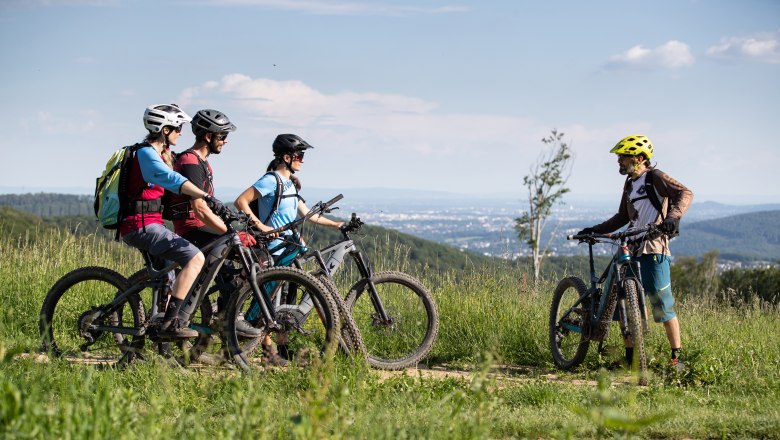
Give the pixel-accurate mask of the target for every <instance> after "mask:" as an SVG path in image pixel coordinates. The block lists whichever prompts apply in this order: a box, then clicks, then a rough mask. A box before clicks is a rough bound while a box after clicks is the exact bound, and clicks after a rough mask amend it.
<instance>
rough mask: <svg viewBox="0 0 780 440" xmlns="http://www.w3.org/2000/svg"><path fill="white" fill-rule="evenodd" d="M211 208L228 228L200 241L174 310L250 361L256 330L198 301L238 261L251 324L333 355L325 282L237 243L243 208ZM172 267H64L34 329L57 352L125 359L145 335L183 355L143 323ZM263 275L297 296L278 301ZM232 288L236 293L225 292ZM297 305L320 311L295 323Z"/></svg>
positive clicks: (334, 318)
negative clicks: (253, 307)
mask: <svg viewBox="0 0 780 440" xmlns="http://www.w3.org/2000/svg"><path fill="white" fill-rule="evenodd" d="M217 211H218V212H216V214H217V215H219V216H220V217H221V218H222V219H223V220H224V221H225V224H226V225H227V226H228V231H227V233H225V234H223V235H221V236H219V237H218V238H216V239H215V240H214V241H213V242H212V243H209V244H208V245H207V246H204V248H203V252H204V254H205V255H206V262H205V264H204V266H203V269H202V270H201V273H200V274H199V275H198V277H197V279H196V281H195V283H193V287H192V288H191V289H190V292H189V294H188V295H187V297H186V300H185V302H184V304H183V305H182V313H180V317H181V316H182V315H186V317H187V319H186V320H185V322H184V324H186V325H190V326H191V327H193V328H195V329H196V330H198V331H199V332H201V334H202V335H203V334H209V335H210V334H217V335H219V336H220V337H221V339H222V340H223V341H225V340H226V341H228V343H227V344H223V345H225V346H229V347H230V348H231V353H232V354H234V356H233V357H232V359H234V360H237V361H238V362H237V363H238V365H239V366H240V367H242V368H244V369H249V368H250V362H249V360H248V359H247V357H246V355H245V354H244V353H249V352H251V351H252V350H253V349H254V348H255V347H256V346H257V344H258V343H259V341H260V339H261V338H262V336H261V337H258V338H242V337H240V336H238V335H235V334H231V333H230V332H231V331H232V332H235V326H231V325H225V324H222V323H224V322H225V318H223V319H222V320H221V323H220V322H219V320H215V319H214V315H213V314H212V313H210V312H211V311H213V309H210V308H208V307H207V308H203V307H201V306H202V305H203V304H204V299H205V298H207V297H208V294H209V292H210V291H211V292H214V289H210V285H211V284H212V282H213V281H214V280H215V278H216V277H217V274H218V272H219V271H220V269H221V268H222V266H223V265H224V264H225V263H226V262H227V261H229V260H232V261H233V262H234V264H235V265H237V267H238V268H240V275H241V276H238V277H236V280H235V288H236V291H237V293H240V294H241V295H244V296H251V297H253V298H256V299H257V300H258V303H259V305H260V313H259V314H258V316H257V317H256V319H255V320H254V321H253V322H252V324H253V325H254V326H255V327H257V328H260V329H263V330H264V331H265V332H278V331H284V332H288V333H291V336H290V338H291V340H292V341H293V343H295V344H297V345H299V346H301V347H307V348H308V349H309V353H310V354H311V355H312V356H320V357H327V356H329V355H331V354H332V353H333V347H335V344H336V341H337V339H338V338H337V336H338V323H339V314H338V309H337V308H336V305H335V304H334V301H333V299H332V298H331V295H330V293H329V292H328V290H327V289H326V288H325V287H323V286H322V285H321V284H320V282H319V281H317V279H316V278H314V277H312V276H311V275H309V274H308V273H306V272H304V271H301V270H298V269H295V268H273V269H265V270H264V269H262V268H261V265H260V264H259V263H258V261H256V259H255V257H254V256H253V254H252V252H251V251H250V250H249V249H248V248H245V247H243V246H242V245H241V240H240V239H239V237H238V233H237V231H236V229H235V228H234V227H233V226H232V222H234V221H237V222H239V223H242V224H246V220H247V218H246V216H245V215H243V214H240V213H239V214H236V213H234V212H232V211H231V210H229V209H228V208H224V207H223V209H220V210H217ZM175 267H176V264H175V263H172V264H170V265H168V266H166V267H164V268H161V269H159V270H158V269H155V268H154V266H153V265H152V264H151V261H150V259H149V258H146V272H147V275H138V274H136V275H135V276H134V280H133V282H130V281H128V280H127V279H126V278H125V277H124V276H122V275H120V274H119V273H117V272H116V271H114V270H111V269H108V268H105V267H94V266H92V267H84V268H80V269H76V270H74V271H72V272H69V273H68V274H66V275H64V276H63V277H62V278H60V280H58V281H57V282H56V283H55V284H54V286H52V288H51V290H50V291H49V292H48V294H47V295H46V298H45V299H44V302H43V306H42V307H41V313H40V320H39V329H40V334H41V338H42V342H43V349H44V351H47V352H49V353H52V354H53V355H55V356H58V357H59V356H79V357H93V358H97V359H98V360H101V361H108V362H113V361H117V360H118V361H121V362H127V361H131V360H133V359H135V358H138V357H142V356H143V349H144V344H145V340H146V339H147V338H149V339H150V340H151V341H152V342H154V343H155V345H161V344H170V343H176V345H178V346H179V347H182V348H184V349H185V353H184V356H183V360H184V361H185V362H186V361H188V360H189V358H191V357H192V355H193V354H194V353H192V352H190V351H188V350H187V346H186V345H183V344H185V342H184V341H182V340H181V339H176V340H165V339H162V338H158V337H156V336H155V335H154V332H150V331H149V330H150V328H153V326H152V324H154V323H155V320H157V319H161V318H162V313H161V311H160V306H161V304H163V303H164V300H163V295H164V294H165V293H164V292H165V286H166V285H167V280H168V272H170V271H171V270H173V269H174V268H175ZM268 283H274V284H276V285H279V286H280V289H279V291H281V290H283V291H284V292H285V299H290V298H296V299H300V300H301V303H299V304H291V303H289V302H288V303H285V304H284V307H281V306H280V303H279V301H278V300H277V299H276V298H275V297H274V296H273V295H272V294H269V292H267V291H263V290H262V289H261V288H260V286H264V285H267V284H268ZM146 289H150V290H151V292H152V293H151V295H152V299H151V305H152V309H151V313H149V314H147V313H146V308H145V306H144V303H143V300H142V296H141V292H143V291H145V290H146ZM237 296H238V294H234V295H233V296H232V297H231V299H234V298H235V297H237ZM228 302H229V303H230V301H228ZM227 308H228V310H229V309H230V304H228V307H227ZM302 309H306V310H307V311H311V310H312V309H314V310H316V311H317V316H318V318H319V319H312V320H309V321H307V325H306V326H302V325H298V323H297V322H294V321H292V320H291V319H290V314H294V313H296V312H297V311H300V310H302ZM199 338H200V337H199ZM199 338H198V339H199ZM195 345H196V346H197V345H198V344H195Z"/></svg>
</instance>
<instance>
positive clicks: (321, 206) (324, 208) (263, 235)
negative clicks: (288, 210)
mask: <svg viewBox="0 0 780 440" xmlns="http://www.w3.org/2000/svg"><path fill="white" fill-rule="evenodd" d="M343 198H344V195H343V194H339V195H337V196H336V197H334V198H332V199H330V200H328V201H327V202H317V203H316V204H315V205H314V206H312V207H311V209H309V212H307V213H306V215H304V216H303V217H301V218H298V219H295V220H293V221H291V222H290V223H287V224H286V225H284V226H280V227H278V228H276V229H272V230H270V231H266V232H259V231H257V232H254V235H255V237H256V238H259V239H261V240H271V238H270V237H269V236H270V235H273V234H281V233H282V232H284V231H288V230H290V229H293V228H295V227H296V226H298V225H299V224H301V223H303V222H305V221H306V220H308V219H310V218H311V217H314V216H315V215H319V214H323V213H326V212H330V211H332V209H331V206H333V205H335V204H336V202H338V201H339V200H341V199H343Z"/></svg>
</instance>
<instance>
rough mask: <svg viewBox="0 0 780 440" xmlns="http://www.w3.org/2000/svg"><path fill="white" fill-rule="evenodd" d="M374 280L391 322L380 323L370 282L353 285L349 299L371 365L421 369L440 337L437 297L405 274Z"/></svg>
mask: <svg viewBox="0 0 780 440" xmlns="http://www.w3.org/2000/svg"><path fill="white" fill-rule="evenodd" d="M371 281H373V282H374V284H375V285H376V288H377V293H378V294H379V296H380V298H381V301H382V303H383V305H384V308H385V311H386V313H387V314H388V315H389V318H390V319H391V322H390V323H383V322H380V320H379V316H378V312H377V311H376V310H375V308H374V305H373V302H372V301H371V298H370V296H371V295H370V292H369V291H368V288H369V283H368V280H367V279H363V280H360V281H358V282H357V283H356V284H355V285H354V286H352V288H351V289H350V291H349V294H348V295H347V299H346V304H347V308H348V309H349V311H350V313H351V315H352V317H353V318H354V320H355V323H357V326H358V328H359V329H360V334H361V335H362V337H363V341H364V342H365V345H366V349H367V350H368V363H369V365H371V366H372V367H374V368H379V369H383V370H399V369H403V368H409V367H415V366H417V364H418V363H420V361H422V360H423V359H424V358H425V357H426V356H427V355H428V353H429V352H430V351H431V349H432V348H433V344H434V342H435V341H436V337H437V336H438V334H439V312H438V311H437V309H436V303H435V302H434V300H433V297H432V296H431V294H430V293H429V292H428V290H427V289H425V287H424V286H423V285H422V283H420V281H418V280H417V279H416V278H414V277H412V276H410V275H407V274H405V273H402V272H397V271H387V272H378V273H375V274H374V275H373V276H372V278H371Z"/></svg>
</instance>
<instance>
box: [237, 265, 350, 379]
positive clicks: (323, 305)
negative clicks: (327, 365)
mask: <svg viewBox="0 0 780 440" xmlns="http://www.w3.org/2000/svg"><path fill="white" fill-rule="evenodd" d="M256 281H257V284H258V286H260V287H261V289H264V288H266V287H269V286H271V287H274V290H275V291H279V292H281V294H285V295H286V294H287V293H289V292H288V291H287V289H290V288H294V289H295V290H296V291H295V292H294V294H295V295H296V297H297V298H301V297H302V296H303V295H304V294H306V293H308V294H309V296H310V297H311V299H312V305H313V307H312V309H311V311H312V312H316V316H317V317H318V318H319V319H307V318H306V317H304V318H302V324H301V330H303V331H304V332H305V333H304V332H299V331H297V330H296V328H295V327H294V325H293V321H292V318H293V315H292V314H290V313H283V312H279V311H277V313H276V316H274V319H275V320H276V321H277V323H279V324H280V325H281V326H282V329H281V330H279V332H280V333H285V334H287V335H288V337H289V341H288V342H287V345H288V347H289V349H290V350H291V351H293V352H295V353H296V354H297V355H296V357H295V358H294V359H293V361H292V365H298V366H308V365H313V364H316V363H318V362H321V361H326V360H328V359H331V358H332V357H333V356H334V355H335V351H336V347H337V345H338V335H339V320H340V317H339V313H338V308H337V306H336V304H335V303H334V301H333V298H332V297H331V295H330V294H329V293H328V291H327V289H326V287H325V286H323V285H322V283H320V282H319V281H318V280H317V279H316V278H314V276H312V275H310V274H309V273H307V272H304V271H302V270H300V269H295V268H292V267H273V268H268V269H263V270H261V271H259V272H258V273H257V276H256ZM274 283H276V284H274ZM277 294H280V293H277ZM253 298H254V296H253V291H252V288H251V286H250V284H249V283H244V284H243V285H242V286H241V288H240V289H239V290H238V292H236V293H235V294H234V295H232V296H231V298H230V300H229V301H228V307H227V311H226V315H225V338H226V339H227V341H228V344H227V348H228V355H229V357H230V359H231V360H232V361H233V362H234V363H235V364H236V365H237V366H238V367H239V368H241V369H242V370H244V371H250V370H252V361H251V356H250V355H251V352H249V351H245V350H244V349H243V348H242V345H241V338H240V337H239V336H238V335H237V333H236V325H235V323H236V318H237V317H238V314H239V313H243V312H245V311H247V310H248V308H249V306H250V305H251V304H252V302H253V301H252V300H253ZM245 316H246V318H247V320H248V321H249V322H251V323H252V324H253V325H255V326H256V327H258V328H260V325H261V322H262V319H261V318H260V317H258V318H254V317H252V315H251V314H250V313H246V314H245ZM308 317H309V318H311V316H308ZM304 326H305V328H303V327H304Z"/></svg>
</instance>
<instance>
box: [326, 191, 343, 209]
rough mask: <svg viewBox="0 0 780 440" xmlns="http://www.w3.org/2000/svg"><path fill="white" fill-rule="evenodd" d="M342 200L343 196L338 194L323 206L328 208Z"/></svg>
mask: <svg viewBox="0 0 780 440" xmlns="http://www.w3.org/2000/svg"><path fill="white" fill-rule="evenodd" d="M343 198H344V194H339V195H337V196H336V197H334V198H332V199H330V200H328V201H327V202H325V206H330V205H332V204H334V203H336V202H338V201H339V200H341V199H343Z"/></svg>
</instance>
